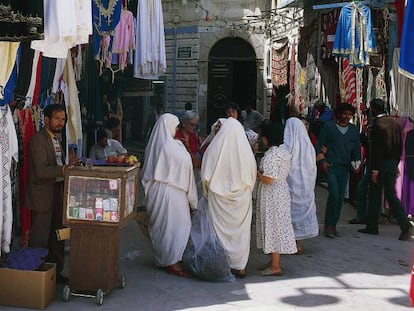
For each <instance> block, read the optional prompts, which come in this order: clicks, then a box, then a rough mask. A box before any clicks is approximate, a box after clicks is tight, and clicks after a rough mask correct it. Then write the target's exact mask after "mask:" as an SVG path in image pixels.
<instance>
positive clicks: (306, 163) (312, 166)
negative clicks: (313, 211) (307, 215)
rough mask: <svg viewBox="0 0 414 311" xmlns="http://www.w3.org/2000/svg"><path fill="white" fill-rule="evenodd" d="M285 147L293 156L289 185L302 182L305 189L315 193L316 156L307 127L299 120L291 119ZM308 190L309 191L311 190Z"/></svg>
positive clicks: (288, 123)
mask: <svg viewBox="0 0 414 311" xmlns="http://www.w3.org/2000/svg"><path fill="white" fill-rule="evenodd" d="M283 141H284V145H285V147H286V149H287V150H288V151H289V152H290V153H291V154H292V160H291V168H290V172H289V177H288V182H289V185H291V184H292V183H293V184H295V181H294V180H296V181H297V182H299V181H301V183H303V182H304V185H303V186H304V187H308V188H309V189H311V191H312V192H313V191H314V188H315V181H316V156H315V148H314V147H313V145H312V143H311V141H310V138H309V135H308V132H307V131H306V127H305V125H304V124H303V122H302V121H301V120H299V119H298V118H294V117H293V118H289V119H288V120H287V121H286V126H285V131H284V138H283ZM309 189H308V190H309Z"/></svg>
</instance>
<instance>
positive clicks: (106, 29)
mask: <svg viewBox="0 0 414 311" xmlns="http://www.w3.org/2000/svg"><path fill="white" fill-rule="evenodd" d="M140 2H141V1H140ZM121 8H122V1H121V0H93V1H92V23H93V38H92V40H93V41H92V48H93V55H95V57H96V58H97V59H99V60H101V61H104V60H105V58H102V57H99V54H100V53H101V52H100V49H101V41H102V39H103V38H104V36H105V35H110V36H113V33H114V30H115V27H116V25H118V23H119V19H120V18H121ZM108 49H110V47H108Z"/></svg>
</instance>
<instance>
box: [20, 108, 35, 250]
mask: <svg viewBox="0 0 414 311" xmlns="http://www.w3.org/2000/svg"><path fill="white" fill-rule="evenodd" d="M19 127H20V133H21V135H22V145H23V161H22V163H19V164H20V170H19V201H20V214H21V230H22V232H21V234H22V235H21V236H22V238H21V241H20V244H21V246H23V247H26V246H28V244H29V243H28V242H29V232H30V227H31V211H30V210H29V209H28V207H27V206H26V204H25V201H24V198H25V192H26V187H27V181H28V179H29V157H28V149H29V141H30V139H31V138H32V136H33V135H34V134H35V133H36V129H35V127H34V124H33V121H32V112H31V109H23V110H19Z"/></svg>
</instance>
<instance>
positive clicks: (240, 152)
mask: <svg viewBox="0 0 414 311" xmlns="http://www.w3.org/2000/svg"><path fill="white" fill-rule="evenodd" d="M256 173H257V165H256V160H255V158H254V155H253V152H252V149H251V147H250V144H249V141H248V140H247V137H246V134H245V131H244V129H243V126H242V125H241V124H240V122H239V121H237V120H236V119H234V118H228V119H226V120H224V121H222V126H221V128H220V130H219V131H218V132H217V134H216V135H215V137H214V138H213V140H212V141H211V143H210V145H209V146H208V148H207V150H206V152H205V153H204V157H203V162H202V165H201V181H202V183H203V189H204V195H205V196H206V198H207V200H208V210H209V214H210V216H211V221H212V224H213V227H214V229H215V231H216V233H217V236H218V237H219V239H220V242H221V243H222V244H223V246H224V249H225V250H226V252H227V256H228V259H229V263H230V267H231V268H233V269H237V270H241V269H245V268H246V265H247V261H248V259H249V254H250V236H251V228H250V227H251V220H252V191H253V188H254V184H255V182H256Z"/></svg>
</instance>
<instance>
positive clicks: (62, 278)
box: [56, 273, 69, 284]
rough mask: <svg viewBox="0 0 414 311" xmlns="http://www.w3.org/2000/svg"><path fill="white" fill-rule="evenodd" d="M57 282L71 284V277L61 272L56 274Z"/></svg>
mask: <svg viewBox="0 0 414 311" xmlns="http://www.w3.org/2000/svg"><path fill="white" fill-rule="evenodd" d="M56 283H57V284H69V279H68V278H67V277H66V276H64V275H62V274H61V273H58V274H56Z"/></svg>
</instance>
